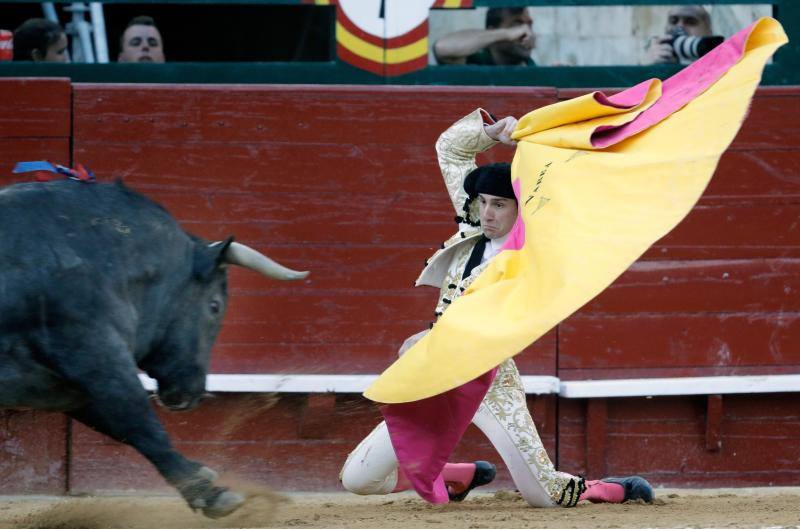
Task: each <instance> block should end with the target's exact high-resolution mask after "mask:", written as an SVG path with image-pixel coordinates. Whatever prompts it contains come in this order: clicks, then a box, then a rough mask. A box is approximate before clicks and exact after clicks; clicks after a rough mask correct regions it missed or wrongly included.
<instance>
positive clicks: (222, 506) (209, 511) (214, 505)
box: [203, 490, 244, 519]
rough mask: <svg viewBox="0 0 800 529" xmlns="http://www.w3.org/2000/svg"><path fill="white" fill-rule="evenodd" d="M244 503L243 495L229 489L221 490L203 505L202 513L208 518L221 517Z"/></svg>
mask: <svg viewBox="0 0 800 529" xmlns="http://www.w3.org/2000/svg"><path fill="white" fill-rule="evenodd" d="M242 505H244V496H242V495H241V494H237V493H235V492H231V491H229V490H226V491H223V492H221V493H220V494H219V495H218V496H217V497H216V498H214V500H213V501H212V502H211V503H210V505H207V506H205V507H203V514H204V515H206V516H207V517H209V518H215V519H216V518H222V517H223V516H228V515H229V514H231V513H232V512H233V511H235V510H236V509H238V508H239V507H241V506H242Z"/></svg>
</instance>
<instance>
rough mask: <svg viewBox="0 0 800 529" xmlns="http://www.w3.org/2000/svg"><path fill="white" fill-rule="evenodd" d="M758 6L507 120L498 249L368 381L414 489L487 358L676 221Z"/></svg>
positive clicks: (769, 38) (474, 399)
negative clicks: (733, 27)
mask: <svg viewBox="0 0 800 529" xmlns="http://www.w3.org/2000/svg"><path fill="white" fill-rule="evenodd" d="M786 42H787V38H786V35H785V33H784V32H783V28H782V27H781V25H780V24H779V23H778V22H777V21H776V20H774V19H771V18H764V19H761V20H759V21H757V22H756V23H754V24H753V25H751V26H750V27H748V28H746V29H744V30H742V31H740V32H739V33H737V34H736V35H734V36H733V37H731V38H730V39H728V40H727V41H725V42H724V43H723V44H721V45H720V46H719V47H717V48H715V49H714V50H713V51H712V52H711V53H709V54H708V55H706V56H704V57H702V58H701V59H699V60H698V61H696V62H694V63H693V64H691V65H689V66H688V67H686V68H685V69H684V70H682V71H681V72H679V73H678V74H676V75H675V76H673V77H671V78H669V79H667V80H666V81H664V82H661V81H659V80H658V79H651V80H649V81H646V82H643V83H641V84H639V85H637V86H634V87H633V88H630V89H628V90H625V91H623V92H620V93H618V94H615V95H614V96H611V97H607V96H605V95H604V94H602V93H600V92H594V93H590V94H587V95H585V96H582V97H578V98H576V99H572V100H569V101H563V102H560V103H556V104H553V105H550V106H547V107H543V108H539V109H537V110H534V111H532V112H530V113H529V114H527V115H526V116H524V117H523V118H522V119H521V120H520V121H519V124H518V127H517V129H516V131H515V133H514V139H516V140H518V142H519V143H518V146H517V151H516V155H515V157H514V161H513V164H512V180H513V183H514V186H515V190H516V192H517V195H518V200H519V205H520V210H519V211H520V213H519V218H518V220H517V224H516V225H515V227H514V230H513V231H512V236H511V237H510V238H509V241H508V242H507V243H506V246H505V247H504V251H503V252H501V253H500V254H499V255H498V256H497V257H495V258H494V259H493V261H492V262H491V264H490V265H489V266H488V268H487V269H486V270H485V271H484V272H483V273H482V274H481V275H480V277H478V279H477V280H476V281H475V282H474V283H473V284H472V286H471V287H470V288H469V289H468V290H467V291H466V292H465V293H464V295H462V296H461V297H460V298H459V299H457V300H456V301H455V302H454V303H453V304H452V305H451V306H450V308H449V309H448V310H447V312H446V313H445V314H444V315H443V316H442V317H441V318H440V319H439V321H438V322H437V323H436V325H435V326H434V327H433V329H432V330H431V332H430V333H428V335H427V336H426V337H425V338H423V339H422V340H421V341H420V342H419V343H417V344H416V345H415V346H414V347H413V348H412V349H410V350H409V351H408V352H406V353H405V355H403V356H402V357H401V358H400V359H398V360H397V361H396V362H395V363H394V364H392V365H391V366H390V367H389V368H388V369H387V370H386V371H385V372H384V373H383V374H382V375H381V376H380V378H378V380H377V381H376V382H375V383H374V384H372V386H370V387H369V388H368V389H367V391H366V392H365V393H364V395H365V396H366V397H368V398H369V399H372V400H374V401H377V402H381V403H385V404H388V405H387V406H384V407H383V408H382V411H383V413H384V416H385V418H386V420H387V424H388V425H389V430H390V433H391V435H392V442H393V445H394V447H395V451H396V452H397V455H398V458H399V460H400V464H401V466H402V467H403V469H404V470H405V471H406V473H407V474H408V475H409V477H410V478H411V480H412V482H413V484H414V486H415V488H416V489H417V491H418V492H419V493H420V494H421V495H422V496H423V497H424V498H426V499H428V500H430V501H434V502H442V501H447V495H446V491H445V490H444V484H443V483H442V482H441V478H440V476H439V472H440V471H441V468H442V466H443V465H444V462H445V461H446V459H447V457H448V456H449V454H450V453H451V451H452V449H453V448H454V447H455V444H456V443H457V442H458V439H459V438H460V437H461V435H463V432H464V430H465V429H466V427H467V426H468V424H469V421H470V419H471V418H472V415H473V414H474V412H475V410H476V409H477V407H478V405H479V403H480V399H481V398H482V397H483V394H485V391H486V389H487V388H488V384H490V383H491V376H492V372H493V369H494V368H495V367H496V366H497V365H498V364H500V363H501V362H502V361H504V360H505V359H507V358H509V357H512V356H514V355H516V354H517V353H519V352H520V351H522V350H523V349H524V348H525V347H527V346H528V345H529V344H530V343H532V342H533V341H535V340H537V339H538V338H539V337H541V336H542V335H543V334H545V333H546V332H547V331H548V330H550V329H551V328H553V327H554V326H555V325H557V324H558V323H559V322H561V321H562V320H564V319H565V318H566V317H568V316H569V315H570V314H572V313H573V312H575V311H576V310H577V309H578V308H580V307H581V306H582V305H584V304H585V303H586V302H588V301H589V300H591V299H592V298H593V297H595V296H596V295H597V294H599V293H600V292H602V291H603V289H605V288H606V287H607V286H608V285H609V284H610V283H611V282H612V281H614V280H615V279H616V278H617V277H618V276H619V275H620V274H622V273H623V272H624V271H625V270H626V269H627V268H628V267H629V266H630V265H631V264H632V263H633V262H634V261H635V260H636V259H638V258H639V257H640V256H641V255H642V254H643V253H644V252H645V251H646V250H647V249H648V248H649V247H650V246H651V245H652V244H653V243H654V242H655V241H657V240H658V239H659V238H661V237H663V236H664V235H665V234H667V233H668V232H669V231H670V230H671V229H673V228H674V227H675V226H676V225H677V224H678V223H679V222H680V221H681V220H682V219H683V218H684V217H685V216H686V215H687V214H688V213H689V211H690V210H691V209H692V207H693V206H694V205H695V203H696V202H697V200H698V199H699V197H700V195H701V194H702V193H703V190H704V189H705V188H706V185H707V184H708V182H709V180H710V178H711V176H712V174H713V173H714V170H715V169H716V166H717V163H718V161H719V158H720V156H721V155H722V153H723V152H724V151H725V149H726V148H727V147H728V145H729V144H730V143H731V141H733V138H734V136H735V135H736V133H737V132H738V130H739V128H740V126H741V124H742V121H743V120H744V117H745V115H746V113H747V110H748V107H749V104H750V100H751V98H752V96H753V93H754V91H755V89H756V87H757V86H758V83H759V81H760V78H761V72H762V71H763V68H764V65H765V64H766V62H767V60H768V59H769V58H770V57H771V56H772V54H773V53H774V52H775V50H776V49H777V48H778V47H780V46H781V45H783V44H784V43H786Z"/></svg>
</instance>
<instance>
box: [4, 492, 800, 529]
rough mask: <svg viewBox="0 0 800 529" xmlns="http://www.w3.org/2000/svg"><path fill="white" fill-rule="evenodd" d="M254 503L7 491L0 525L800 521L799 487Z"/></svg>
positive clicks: (285, 497)
mask: <svg viewBox="0 0 800 529" xmlns="http://www.w3.org/2000/svg"><path fill="white" fill-rule="evenodd" d="M245 492H246V494H247V496H248V502H247V504H245V506H244V507H242V508H241V509H240V510H239V511H237V512H236V513H234V514H232V515H231V516H229V517H226V518H223V519H221V520H216V521H214V520H209V519H206V518H204V517H203V516H201V515H199V514H195V513H193V512H191V511H190V510H189V509H188V507H186V506H185V504H184V503H183V502H182V501H181V500H180V499H179V498H177V497H172V496H143V495H130V496H95V497H91V496H90V497H68V498H60V497H23V496H16V497H0V529H12V528H13V529H194V528H198V529H199V528H209V527H215V528H228V527H230V528H240V529H262V528H283V527H293V528H298V527H299V528H303V529H337V528H341V529H419V528H422V529H428V528H434V529H445V528H451V527H452V528H454V529H501V528H502V529H514V528H520V529H522V528H524V529H592V528H602V529H651V528H652V529H654V528H659V529H686V528H692V529H718V528H737V529H751V528H752V529H755V528H758V529H766V528H769V529H789V528H791V529H800V488H796V487H776V488H749V489H699V490H696V489H656V501H655V502H654V503H653V504H651V505H647V504H643V503H627V504H622V505H593V504H590V503H586V502H582V503H581V504H579V505H578V506H577V507H575V508H572V509H560V508H557V509H534V508H531V507H529V506H527V504H526V503H525V502H524V501H523V500H522V498H521V496H520V495H519V494H518V493H516V492H513V491H498V492H494V493H473V494H471V495H470V497H469V498H467V500H466V501H464V502H463V503H451V504H449V505H440V506H435V505H429V504H427V503H425V502H424V501H422V500H420V499H419V498H417V497H416V496H415V495H413V494H411V493H402V494H394V495H390V496H371V497H360V496H355V495H352V494H347V493H289V494H278V493H274V492H270V491H268V490H265V489H259V488H251V489H249V490H246V491H245Z"/></svg>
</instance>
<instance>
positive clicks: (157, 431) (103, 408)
mask: <svg viewBox="0 0 800 529" xmlns="http://www.w3.org/2000/svg"><path fill="white" fill-rule="evenodd" d="M137 384H138V379H137ZM118 387H119V386H118ZM113 393H114V395H105V398H103V399H93V401H92V403H91V404H89V405H88V406H86V407H84V408H82V409H80V410H76V411H73V412H70V413H69V415H70V416H71V417H72V418H74V419H76V420H78V421H80V422H82V423H83V424H86V425H87V426H89V427H90V428H92V429H94V430H97V431H98V432H100V433H103V434H105V435H108V436H109V437H111V438H112V439H115V440H117V441H120V442H123V443H125V444H128V445H130V446H132V447H133V448H135V449H136V450H137V451H138V452H139V453H141V454H142V455H143V456H144V457H146V458H147V459H148V460H149V461H150V462H151V463H152V464H153V465H154V466H155V467H156V469H157V470H158V471H159V472H160V473H161V475H162V476H164V478H165V479H166V480H167V481H168V482H169V483H170V484H171V485H172V486H174V487H175V488H176V489H177V490H178V491H179V492H180V493H181V495H182V496H183V497H184V498H185V499H186V502H187V503H188V504H189V506H190V507H191V508H193V509H202V510H203V514H205V515H206V516H209V517H211V518H219V517H222V516H225V515H227V514H230V513H231V512H233V511H234V510H236V509H237V508H238V507H240V506H241V505H242V504H243V503H244V498H242V497H241V496H240V495H238V494H236V493H233V492H231V491H229V490H227V489H226V488H224V487H217V486H214V484H213V483H212V481H211V480H212V479H213V478H214V473H213V471H211V470H210V469H208V468H206V467H203V466H202V465H201V464H199V463H197V462H195V461H190V460H188V459H186V458H185V457H183V456H182V455H181V454H180V453H178V452H177V451H175V449H174V448H173V447H172V444H171V442H170V440H169V437H168V436H167V433H166V431H165V430H164V427H163V426H162V424H161V422H160V421H159V420H158V418H157V417H156V415H155V412H154V411H153V409H152V407H151V406H150V404H149V402H148V401H147V396H146V394H145V393H144V391H143V390H142V388H141V384H139V387H138V391H137V390H136V389H134V388H130V393H127V392H122V394H120V392H116V391H115V392H113ZM126 393H127V394H126Z"/></svg>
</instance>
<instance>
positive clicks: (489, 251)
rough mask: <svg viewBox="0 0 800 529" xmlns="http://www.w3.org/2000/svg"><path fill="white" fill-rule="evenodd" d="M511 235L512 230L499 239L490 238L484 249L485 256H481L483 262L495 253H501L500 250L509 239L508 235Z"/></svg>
mask: <svg viewBox="0 0 800 529" xmlns="http://www.w3.org/2000/svg"><path fill="white" fill-rule="evenodd" d="M510 235H511V232H509V233H506V234H505V235H503V236H502V237H498V238H497V239H489V241H488V242H487V243H486V248H485V249H484V250H483V257H482V258H481V264H483V263H485V262H486V261H488V260H489V259H491V258H492V257H494V256H495V255H497V254H499V253H500V250H501V249H502V248H503V245H504V244H505V243H506V241H507V240H508V237H509V236H510Z"/></svg>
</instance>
